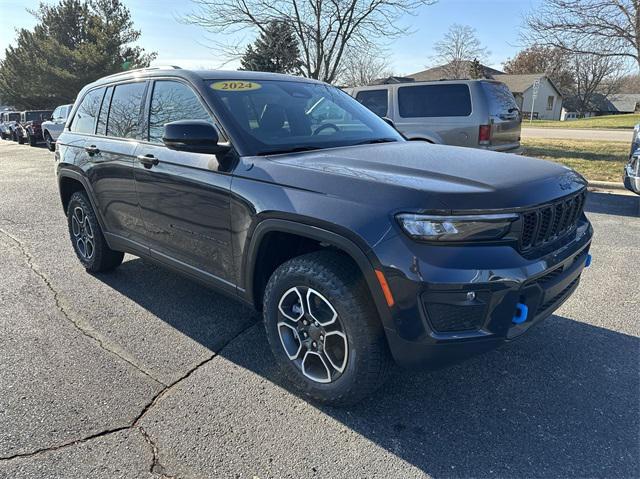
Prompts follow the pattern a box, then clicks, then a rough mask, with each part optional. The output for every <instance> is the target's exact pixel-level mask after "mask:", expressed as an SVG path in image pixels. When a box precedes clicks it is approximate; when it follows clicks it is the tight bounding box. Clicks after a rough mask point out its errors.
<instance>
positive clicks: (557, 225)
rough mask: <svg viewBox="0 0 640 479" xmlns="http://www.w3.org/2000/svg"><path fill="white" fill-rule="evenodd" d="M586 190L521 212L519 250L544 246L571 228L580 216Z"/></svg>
mask: <svg viewBox="0 0 640 479" xmlns="http://www.w3.org/2000/svg"><path fill="white" fill-rule="evenodd" d="M585 199H586V192H584V191H583V192H581V193H579V194H577V195H574V196H572V197H569V198H564V199H562V200H560V201H557V202H555V203H552V204H550V205H545V206H542V207H540V208H536V209H534V210H530V211H526V212H525V213H523V214H522V233H521V235H520V249H521V251H528V250H531V249H533V248H538V247H541V246H545V245H547V244H549V243H552V242H553V241H555V240H557V239H558V238H560V237H562V236H564V235H566V234H567V233H569V232H570V231H571V230H573V229H574V228H575V226H576V223H577V222H578V219H579V218H580V217H581V216H582V212H583V210H584V203H585Z"/></svg>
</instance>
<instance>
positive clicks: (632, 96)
mask: <svg viewBox="0 0 640 479" xmlns="http://www.w3.org/2000/svg"><path fill="white" fill-rule="evenodd" d="M579 110H580V107H579V101H578V99H577V98H576V97H569V98H567V100H566V101H565V103H564V105H563V107H562V113H561V115H560V120H563V121H564V120H575V119H577V118H590V117H592V116H601V115H622V114H626V113H637V112H640V93H614V94H610V95H603V94H601V93H596V94H594V95H593V96H592V97H591V99H590V101H589V105H588V106H587V110H586V111H584V112H582V113H580V112H579Z"/></svg>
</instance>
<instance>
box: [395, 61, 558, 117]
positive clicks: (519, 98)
mask: <svg viewBox="0 0 640 479" xmlns="http://www.w3.org/2000/svg"><path fill="white" fill-rule="evenodd" d="M472 64H473V62H471V61H460V62H452V63H449V64H447V65H440V66H437V67H434V68H429V69H427V70H423V71H420V72H416V73H412V74H411V75H407V77H408V78H410V79H412V80H413V81H438V80H447V79H469V78H471V75H470V73H471V65H472ZM480 67H481V68H482V70H483V72H484V77H485V78H490V79H495V80H498V81H501V82H503V83H505V84H506V85H507V87H509V90H511V93H513V96H514V97H515V99H516V102H517V104H518V107H519V108H520V110H521V111H522V112H523V114H524V115H525V117H529V116H530V115H533V117H534V118H538V119H541V120H559V119H560V113H561V110H562V93H560V91H559V90H558V88H557V87H556V86H555V85H554V84H553V82H552V81H551V80H550V79H549V77H547V76H546V75H545V74H544V73H532V74H525V75H508V74H506V73H504V72H501V71H500V70H496V69H495V68H491V67H488V66H486V65H480ZM536 82H537V83H538V87H537V92H536V95H535V99H534V98H533V96H534V84H535V83H536Z"/></svg>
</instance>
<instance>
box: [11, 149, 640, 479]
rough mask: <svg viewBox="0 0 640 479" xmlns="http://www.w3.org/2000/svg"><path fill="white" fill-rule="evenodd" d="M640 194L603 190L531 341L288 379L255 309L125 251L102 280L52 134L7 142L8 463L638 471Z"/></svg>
mask: <svg viewBox="0 0 640 479" xmlns="http://www.w3.org/2000/svg"><path fill="white" fill-rule="evenodd" d="M638 201H639V200H638V197H634V196H622V195H615V194H614V195H609V194H603V193H593V194H591V196H590V200H589V203H588V208H587V209H588V213H587V214H588V216H589V217H590V219H591V220H592V221H593V224H594V227H595V230H596V236H595V239H594V243H593V247H592V253H593V256H594V263H593V265H592V266H591V267H590V268H589V269H588V270H586V271H585V273H584V274H583V279H582V284H581V286H580V287H579V289H578V291H577V293H576V294H575V295H574V296H573V297H572V298H571V299H570V300H569V301H568V302H567V303H565V305H564V306H563V307H562V308H561V309H560V310H558V311H557V313H556V315H555V316H553V317H551V318H549V319H548V320H547V321H546V322H545V323H543V324H542V325H541V326H539V327H538V328H537V329H534V330H532V331H531V332H530V333H529V334H528V335H526V337H524V338H522V339H521V340H519V341H517V342H515V343H513V344H510V345H508V346H506V347H503V348H501V349H499V350H497V351H494V352H491V353H488V354H486V355H484V356H480V357H477V358H474V359H472V360H470V361H468V362H465V363H463V364H459V365H456V366H453V367H450V368H448V369H445V370H441V371H436V372H405V371H398V372H396V373H395V374H394V376H393V377H392V379H391V380H390V381H389V382H388V383H387V384H386V386H385V387H384V388H383V390H381V391H380V392H379V393H378V394H377V395H376V396H375V397H373V398H371V399H369V400H367V401H366V402H364V403H362V404H360V405H358V406H357V407H354V408H350V409H334V408H329V407H317V406H315V405H313V404H310V403H308V402H306V401H304V400H302V399H300V398H298V397H297V396H295V395H293V394H291V393H289V392H288V391H287V390H286V389H285V388H284V387H283V382H282V379H281V378H280V376H279V374H278V371H277V370H276V369H275V368H274V364H273V361H272V359H271V356H270V353H269V351H268V347H267V344H266V339H265V337H264V332H263V330H262V325H261V324H260V321H259V317H258V316H257V315H256V314H255V313H253V312H251V311H249V310H247V309H245V308H244V307H243V306H241V305H239V304H237V303H234V302H233V301H231V300H229V299H226V298H225V297H223V296H220V295H218V294H216V293H214V292H212V291H209V290H207V289H205V288H203V287H201V286H200V285H198V284H195V283H192V282H190V281H189V280H186V279H184V278H182V277H179V276H177V275H174V274H173V273H170V272H167V271H165V270H162V269H160V268H158V267H156V266H154V265H151V264H147V263H145V262H143V261H142V260H140V259H138V258H135V257H131V256H128V257H127V258H126V259H125V263H124V264H123V265H122V266H121V267H120V268H118V269H117V270H116V271H115V272H113V273H110V274H100V275H95V276H91V275H89V274H87V273H85V272H84V270H83V268H82V267H81V266H80V263H79V262H78V261H77V260H76V258H75V256H74V253H73V250H72V248H71V245H70V242H69V240H68V237H67V228H66V221H65V218H64V215H63V212H62V209H61V207H60V202H59V199H58V193H57V188H56V184H55V179H54V164H53V160H52V154H51V153H49V152H48V151H46V150H45V149H44V148H30V147H28V146H19V145H17V144H15V143H10V142H6V141H1V140H0V262H1V263H0V477H11V478H18V477H69V478H80V477H83V478H84V477H87V478H89V477H90V478H99V477H109V478H114V477H162V476H166V477H208V478H254V477H258V478H260V479H264V478H307V477H309V478H315V477H317V478H385V479H387V478H414V477H416V478H417V477H434V478H443V477H464V478H466V477H505V478H506V477H509V478H512V477H581V478H582V477H595V476H598V477H639V476H640V416H639V410H640V361H639V359H640V340H639V339H638V336H639V335H640V327H639V319H638V318H639V315H638V309H639V307H640V296H639V294H638V286H639V285H640V267H639V265H640V249H639V248H640V244H639V239H640V219H639V218H638V212H639V211H640V210H639V205H638Z"/></svg>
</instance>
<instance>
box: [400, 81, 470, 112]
mask: <svg viewBox="0 0 640 479" xmlns="http://www.w3.org/2000/svg"><path fill="white" fill-rule="evenodd" d="M398 109H399V112H400V116H401V117H403V118H424V117H438V116H469V115H471V94H470V93H469V87H468V86H467V85H463V84H461V85H455V84H454V85H452V84H449V85H419V86H407V87H400V88H398Z"/></svg>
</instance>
